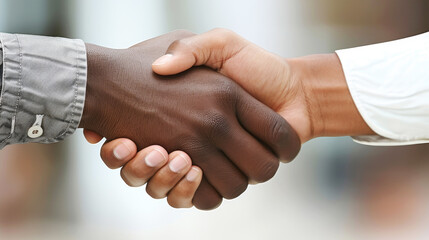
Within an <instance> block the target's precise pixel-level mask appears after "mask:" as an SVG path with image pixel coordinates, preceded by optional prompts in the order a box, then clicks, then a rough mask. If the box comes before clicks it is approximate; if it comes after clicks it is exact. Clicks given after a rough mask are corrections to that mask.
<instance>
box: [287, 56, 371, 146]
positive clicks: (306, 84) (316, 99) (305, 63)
mask: <svg viewBox="0 0 429 240" xmlns="http://www.w3.org/2000/svg"><path fill="white" fill-rule="evenodd" d="M287 61H288V62H289V64H290V67H291V72H293V74H294V77H296V78H298V81H300V82H302V86H303V90H304V93H305V95H306V96H305V98H306V103H307V106H308V112H309V118H310V123H311V131H310V132H311V136H310V138H315V137H323V136H357V135H372V134H375V133H374V132H373V131H372V130H371V129H370V128H369V126H368V125H367V124H366V123H365V121H364V119H363V118H362V116H361V115H360V113H359V111H358V109H357V108H356V105H355V103H354V101H353V98H352V96H351V94H350V91H349V89H348V86H347V82H346V79H345V76H344V73H343V70H342V66H341V62H340V60H339V59H338V57H337V55H336V54H325V55H312V56H306V57H301V58H296V59H289V60H287Z"/></svg>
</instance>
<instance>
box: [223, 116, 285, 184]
mask: <svg viewBox="0 0 429 240" xmlns="http://www.w3.org/2000/svg"><path fill="white" fill-rule="evenodd" d="M237 124H238V123H237ZM233 129H234V132H232V133H231V134H230V136H229V137H228V138H227V139H226V140H225V139H223V140H222V141H220V142H218V143H216V144H217V145H218V146H219V147H220V148H221V149H222V151H223V152H224V153H225V155H226V156H227V157H228V158H229V159H230V160H231V161H232V162H234V164H235V165H236V166H237V167H238V168H239V169H240V170H241V171H242V172H243V173H244V174H245V175H246V176H247V177H248V179H249V182H252V183H261V182H266V181H268V180H269V179H271V178H272V177H273V176H274V175H275V173H276V172H277V169H278V167H279V159H278V158H277V157H276V156H275V155H274V154H273V153H272V152H271V151H270V150H269V149H267V148H266V147H265V146H264V145H262V144H261V143H260V142H259V141H258V140H256V139H255V137H253V136H252V135H251V134H249V133H248V132H247V131H245V130H244V129H243V128H241V127H240V126H238V127H236V128H233Z"/></svg>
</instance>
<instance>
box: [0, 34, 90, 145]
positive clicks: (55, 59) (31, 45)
mask: <svg viewBox="0 0 429 240" xmlns="http://www.w3.org/2000/svg"><path fill="white" fill-rule="evenodd" d="M0 41H1V46H2V47H1V48H2V51H3V58H2V60H3V65H2V67H3V73H2V84H1V98H0V148H3V147H4V146H6V145H8V144H15V143H27V142H38V143H54V142H58V141H60V140H63V139H64V138H65V137H67V136H68V135H70V134H72V133H73V132H74V131H75V130H76V128H77V127H78V126H79V122H80V119H81V117H82V113H83V107H84V102H85V90H86V78H87V61H86V49H85V44H84V43H83V42H82V41H81V40H72V39H65V38H53V37H42V36H29V35H17V34H6V33H0Z"/></svg>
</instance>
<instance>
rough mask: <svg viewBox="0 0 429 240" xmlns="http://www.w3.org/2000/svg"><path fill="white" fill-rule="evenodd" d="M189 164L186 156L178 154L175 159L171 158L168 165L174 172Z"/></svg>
mask: <svg viewBox="0 0 429 240" xmlns="http://www.w3.org/2000/svg"><path fill="white" fill-rule="evenodd" d="M187 164H188V161H187V160H186V159H185V158H184V157H182V156H180V155H178V156H177V157H175V158H174V159H173V160H171V162H170V164H169V165H168V166H169V167H170V170H171V171H172V172H175V173H178V172H180V171H181V170H183V169H184V168H185V167H186V165H187Z"/></svg>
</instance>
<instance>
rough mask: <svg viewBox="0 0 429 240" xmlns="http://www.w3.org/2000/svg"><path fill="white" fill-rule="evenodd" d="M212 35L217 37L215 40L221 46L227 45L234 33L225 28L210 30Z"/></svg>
mask: <svg viewBox="0 0 429 240" xmlns="http://www.w3.org/2000/svg"><path fill="white" fill-rule="evenodd" d="M211 32H212V33H214V35H215V36H216V37H217V40H218V41H219V42H220V43H221V44H222V43H223V44H227V43H228V42H229V41H230V40H231V39H232V38H234V37H235V36H236V33H235V32H233V31H231V30H229V29H226V28H214V29H213V30H211Z"/></svg>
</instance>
